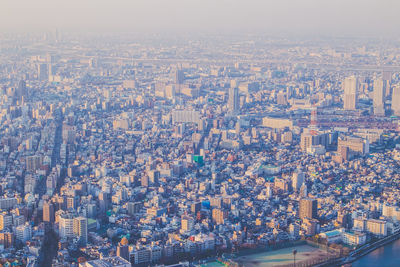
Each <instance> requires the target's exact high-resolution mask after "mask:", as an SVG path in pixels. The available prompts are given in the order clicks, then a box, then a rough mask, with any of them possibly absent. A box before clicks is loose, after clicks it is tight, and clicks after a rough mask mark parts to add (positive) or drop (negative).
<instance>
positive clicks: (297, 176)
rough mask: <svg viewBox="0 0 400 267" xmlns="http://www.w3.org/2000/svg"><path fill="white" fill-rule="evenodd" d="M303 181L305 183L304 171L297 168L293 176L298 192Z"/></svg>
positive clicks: (293, 184) (293, 185)
mask: <svg viewBox="0 0 400 267" xmlns="http://www.w3.org/2000/svg"><path fill="white" fill-rule="evenodd" d="M303 183H304V173H303V172H302V171H301V170H299V169H297V170H295V172H294V173H293V176H292V187H293V190H294V191H296V192H297V191H299V190H300V187H301V186H302V184H303Z"/></svg>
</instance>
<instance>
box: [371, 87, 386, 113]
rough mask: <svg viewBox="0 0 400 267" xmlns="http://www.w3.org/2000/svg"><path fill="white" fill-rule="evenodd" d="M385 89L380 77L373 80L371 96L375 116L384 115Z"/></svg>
mask: <svg viewBox="0 0 400 267" xmlns="http://www.w3.org/2000/svg"><path fill="white" fill-rule="evenodd" d="M384 91H385V89H384V86H383V80H382V79H376V80H374V96H373V107H374V115H375V116H384V115H385V101H384V98H385V92H384Z"/></svg>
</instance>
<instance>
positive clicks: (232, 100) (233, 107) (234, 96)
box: [228, 87, 240, 113]
mask: <svg viewBox="0 0 400 267" xmlns="http://www.w3.org/2000/svg"><path fill="white" fill-rule="evenodd" d="M228 109H229V111H230V112H233V113H236V112H238V111H239V109H240V107H239V88H237V87H231V88H229V99H228Z"/></svg>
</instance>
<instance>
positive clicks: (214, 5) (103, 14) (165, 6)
mask: <svg viewBox="0 0 400 267" xmlns="http://www.w3.org/2000/svg"><path fill="white" fill-rule="evenodd" d="M399 9H400V3H399V1H396V0H379V1H378V0H352V1H348V0H335V1H330V0H322V1H321V0H294V1H293V0H280V1H276V0H248V1H239V0H202V1H199V0H134V1H130V0H114V1H108V0H85V1H80V0H71V1H63V0H35V1H30V0H18V1H14V0H3V1H1V3H0V29H1V30H2V31H7V32H12V31H21V32H29V31H33V32H38V31H45V30H47V31H48V30H53V29H54V28H59V29H60V30H64V31H79V32H85V31H96V32H110V31H117V32H120V31H132V32H142V33H148V32H151V33H162V32H165V31H167V32H178V33H179V32H191V33H193V32H197V31H200V32H228V33H266V34H278V33H279V34H307V35H316V34H320V35H328V36H331V35H337V36H342V35H347V36H349V35H353V36H385V37H388V36H391V35H394V36H399V28H398V25H399V24H400V18H399V16H398V14H397V11H398V10H399Z"/></svg>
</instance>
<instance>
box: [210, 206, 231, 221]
mask: <svg viewBox="0 0 400 267" xmlns="http://www.w3.org/2000/svg"><path fill="white" fill-rule="evenodd" d="M227 217H228V213H227V212H226V211H224V210H221V209H213V210H212V220H213V222H214V223H215V224H224V223H225V219H226V218H227Z"/></svg>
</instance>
